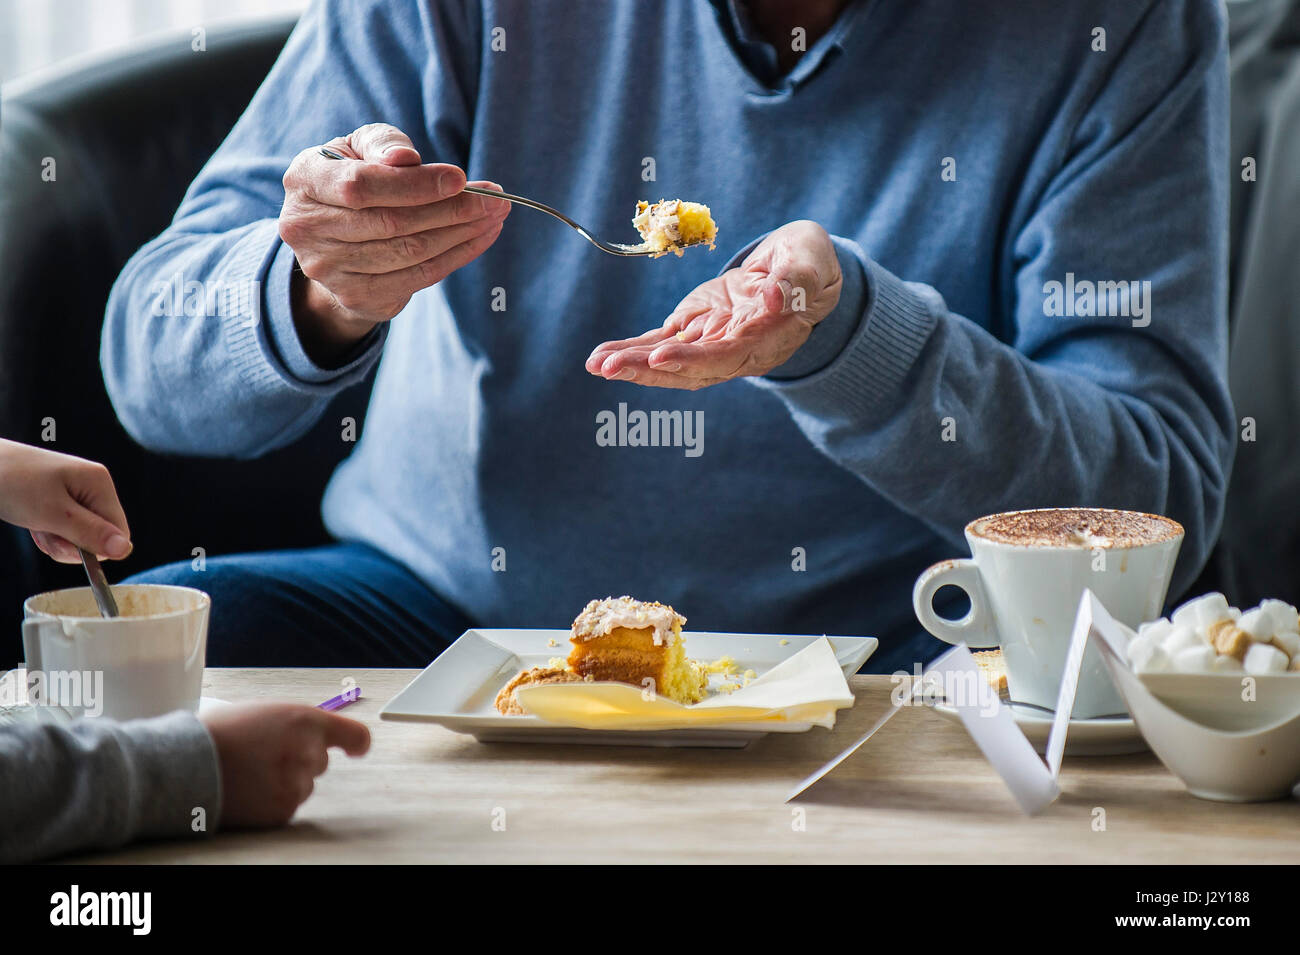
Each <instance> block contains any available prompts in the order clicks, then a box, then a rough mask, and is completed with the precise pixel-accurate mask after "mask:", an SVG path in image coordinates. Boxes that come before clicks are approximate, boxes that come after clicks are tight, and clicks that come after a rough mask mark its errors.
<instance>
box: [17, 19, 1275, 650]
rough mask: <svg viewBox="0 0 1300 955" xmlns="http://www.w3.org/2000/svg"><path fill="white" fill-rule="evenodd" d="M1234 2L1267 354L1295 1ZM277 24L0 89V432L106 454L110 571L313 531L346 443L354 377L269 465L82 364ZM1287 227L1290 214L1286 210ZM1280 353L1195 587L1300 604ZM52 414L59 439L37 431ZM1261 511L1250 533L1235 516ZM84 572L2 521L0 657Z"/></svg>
mask: <svg viewBox="0 0 1300 955" xmlns="http://www.w3.org/2000/svg"><path fill="white" fill-rule="evenodd" d="M1232 15H1233V19H1232V36H1231V42H1232V49H1233V81H1234V99H1233V111H1234V112H1233V155H1234V164H1235V163H1236V162H1237V159H1236V157H1238V156H1240V155H1245V154H1249V153H1253V152H1264V153H1269V152H1270V151H1271V152H1272V153H1276V152H1278V151H1279V150H1281V151H1282V155H1281V158H1280V159H1277V158H1276V157H1275V161H1274V163H1273V166H1272V168H1271V169H1269V170H1268V177H1269V178H1268V179H1263V178H1261V180H1260V182H1258V183H1252V184H1242V183H1238V182H1234V191H1233V215H1232V225H1231V232H1232V236H1231V238H1232V243H1233V261H1232V279H1233V284H1234V289H1233V297H1232V301H1233V305H1234V307H1233V325H1234V337H1233V341H1234V347H1238V346H1240V347H1242V348H1250V349H1253V350H1255V351H1258V352H1259V353H1261V354H1270V353H1276V351H1277V348H1278V347H1279V346H1278V345H1276V344H1275V342H1281V343H1286V342H1294V341H1300V289H1297V294H1296V295H1295V296H1294V297H1291V298H1290V299H1289V300H1287V299H1282V300H1278V299H1277V297H1276V296H1274V297H1273V300H1272V301H1273V305H1274V306H1275V307H1273V308H1272V309H1271V310H1270V311H1268V313H1267V314H1265V313H1264V312H1263V311H1262V310H1261V309H1260V308H1259V307H1258V306H1257V305H1256V304H1255V303H1256V302H1257V301H1258V300H1259V296H1260V294H1263V295H1264V296H1265V298H1266V299H1267V297H1268V295H1269V293H1270V286H1269V285H1268V284H1267V283H1270V282H1275V281H1276V276H1277V274H1278V271H1279V269H1281V270H1282V274H1283V275H1286V274H1289V275H1290V276H1291V277H1293V278H1294V276H1296V275H1300V270H1297V269H1296V268H1295V267H1294V263H1296V262H1300V230H1296V229H1294V228H1292V229H1290V230H1289V231H1283V232H1282V234H1281V235H1278V236H1274V235H1272V234H1268V235H1264V236H1262V237H1261V236H1260V235H1259V234H1258V233H1259V231H1260V229H1262V228H1266V227H1267V216H1266V215H1265V213H1266V212H1267V211H1268V210H1270V209H1272V208H1274V202H1275V199H1274V198H1273V197H1275V196H1284V197H1285V196H1295V195H1297V194H1300V188H1298V187H1300V132H1298V131H1300V0H1255V2H1254V3H1250V4H1236V5H1233V8H1232ZM292 26H293V21H292V19H281V20H275V21H266V22H262V23H259V24H257V25H243V26H231V27H225V28H220V29H217V28H214V29H211V30H209V32H208V37H207V47H208V48H207V51H206V52H204V53H195V52H193V51H192V50H191V49H190V34H189V33H188V32H185V33H183V34H180V35H178V36H176V37H175V38H174V39H170V40H163V41H158V42H153V43H149V44H146V45H142V46H137V47H135V48H133V49H132V50H131V51H130V52H128V53H127V54H125V55H122V54H119V55H116V56H114V57H111V58H106V59H103V60H100V61H98V62H96V63H93V64H90V65H81V66H78V67H77V68H75V69H71V70H65V71H62V72H60V73H58V74H54V75H50V76H43V77H40V78H39V79H38V80H36V81H23V82H21V83H17V84H9V85H6V87H5V90H4V93H5V97H4V101H3V103H0V437H6V438H12V439H15V440H18V441H25V442H28V443H33V444H43V445H44V446H46V447H51V448H54V449H56V450H60V451H66V452H70V453H74V454H78V455H81V456H83V457H88V458H93V459H96V460H100V461H103V462H104V463H105V464H107V465H108V467H109V468H110V470H111V471H112V473H113V475H114V478H115V480H116V482H117V487H118V491H119V493H120V495H121V497H122V500H123V503H124V505H125V507H126V511H127V514H128V515H129V516H130V519H131V526H132V531H133V537H134V539H135V542H136V551H135V553H134V554H133V555H132V556H131V558H130V559H129V560H127V561H125V562H123V563H121V564H117V565H112V566H111V574H112V577H113V579H119V578H120V577H122V576H125V575H126V574H128V573H132V572H134V571H137V570H142V569H144V568H147V567H151V566H154V565H156V564H160V563H164V562H167V561H173V560H182V559H189V558H190V555H191V551H192V549H193V548H195V547H203V548H204V549H205V551H206V553H207V554H209V555H213V554H219V553H230V552H235V551H241V550H259V549H269V548H278V547H293V546H310V545H312V544H316V543H321V542H324V541H325V540H326V539H327V538H326V534H325V531H324V529H323V527H322V526H321V521H320V512H319V502H320V495H321V492H322V490H323V488H324V485H325V482H326V480H327V479H328V477H329V475H330V473H331V472H332V470H333V468H334V465H335V464H337V462H338V461H339V460H341V458H342V457H343V456H344V454H345V453H346V450H347V448H349V447H350V445H347V444H344V443H343V442H342V441H341V440H340V439H339V426H338V422H339V421H340V419H341V418H342V417H344V416H346V415H351V416H353V417H354V418H355V419H356V420H357V421H362V420H363V417H364V413H365V406H366V402H367V399H368V394H369V383H368V382H365V383H362V384H360V385H358V386H357V387H355V388H353V389H351V390H349V391H348V392H347V393H345V394H343V395H341V396H340V397H339V398H338V399H337V400H336V406H335V407H334V408H332V409H331V412H330V413H328V414H326V415H325V416H324V418H323V419H322V422H321V424H320V425H319V426H318V427H317V428H316V429H315V430H313V431H312V432H311V433H310V434H308V435H306V436H304V437H303V438H302V439H301V440H299V441H298V442H296V443H295V444H294V445H293V446H291V447H289V448H286V449H283V450H280V451H277V452H275V453H273V454H271V455H269V456H267V457H265V458H262V459H260V460H257V461H228V460H218V459H194V458H180V457H171V456H164V455H158V454H154V453H152V452H149V451H146V450H144V449H142V448H140V447H139V446H137V445H136V444H135V443H134V442H133V441H132V440H131V439H130V438H129V437H128V436H127V435H126V433H125V432H124V431H123V430H122V428H121V426H120V425H119V424H118V423H117V420H116V417H115V416H114V414H113V410H112V407H111V406H110V404H109V401H108V397H107V395H106V394H105V391H104V384H103V379H102V377H101V375H100V370H99V362H98V348H99V330H100V326H101V322H102V316H103V311H104V304H105V302H106V300H107V298H108V292H109V289H110V287H111V286H112V283H113V281H114V279H115V277H116V276H117V274H118V272H119V270H120V269H121V267H122V266H123V264H124V263H125V262H126V260H127V259H128V258H129V257H130V256H131V254H132V253H133V252H134V251H135V250H136V249H137V248H139V247H140V246H141V245H142V244H143V243H144V242H146V241H147V240H148V239H150V238H152V237H153V236H154V235H156V234H157V233H159V232H160V231H162V229H163V228H164V227H165V226H166V225H167V223H168V221H169V220H170V218H171V216H172V214H173V212H174V211H175V209H176V206H177V205H178V204H179V202H180V199H181V197H182V195H183V194H184V192H185V189H186V187H187V186H188V184H189V183H190V181H191V180H192V179H193V177H194V175H195V174H196V173H197V171H198V170H199V168H200V167H201V166H202V164H203V163H204V161H205V160H206V159H207V157H208V156H209V155H211V153H212V151H213V150H214V149H215V148H216V146H217V145H218V144H219V143H220V142H221V140H222V139H223V138H224V136H225V135H226V133H227V131H228V130H229V129H230V127H231V126H232V125H233V123H234V121H235V119H236V118H237V117H238V116H239V114H240V113H241V112H242V111H243V109H244V106H245V104H246V103H247V102H248V100H249V98H250V97H251V96H252V94H253V92H254V91H255V90H256V88H257V86H258V84H259V83H260V82H261V79H262V77H263V76H264V75H265V74H266V72H267V70H268V69H269V67H270V66H271V64H272V62H273V61H274V60H275V57H276V56H277V54H278V53H279V51H280V48H281V47H282V45H283V43H284V40H285V38H286V37H287V36H288V33H289V31H290V30H291V29H292ZM1278 143H1281V144H1282V145H1281V146H1278V145H1276V144H1278ZM1287 144H1290V146H1289V149H1290V151H1289V152H1288V151H1287V149H1288V146H1287ZM46 157H53V158H54V159H55V161H56V163H57V167H56V175H57V178H56V180H55V181H54V182H45V181H43V179H42V176H41V172H42V163H43V161H44V159H45V158H46ZM1286 221H1290V222H1294V221H1296V220H1295V211H1294V208H1292V209H1291V218H1290V219H1289V220H1286ZM1260 249H1263V250H1266V252H1267V255H1268V256H1269V258H1270V260H1272V261H1277V262H1279V263H1281V264H1280V265H1279V266H1278V267H1277V268H1274V269H1272V270H1265V269H1252V267H1251V266H1252V262H1251V261H1248V260H1249V259H1251V258H1252V257H1258V256H1259V255H1261V254H1262V253H1260V252H1259V251H1257V250H1260ZM1288 262H1290V263H1291V265H1289V266H1288V265H1287V264H1286V263H1288ZM1288 270H1289V272H1288ZM1257 273H1258V274H1259V275H1260V277H1259V278H1255V277H1254V276H1255V275H1256V274H1257ZM1269 276H1273V278H1269ZM1252 283H1255V285H1256V286H1261V285H1262V287H1252ZM1242 303H1248V304H1245V305H1243V304H1242ZM1239 312H1241V313H1244V314H1239ZM1291 359H1292V360H1291V361H1290V362H1287V363H1284V364H1285V365H1286V367H1289V368H1290V369H1291V372H1290V374H1289V382H1290V385H1289V387H1286V386H1283V387H1278V388H1272V389H1261V388H1260V387H1259V384H1260V383H1259V382H1258V380H1257V374H1256V372H1255V369H1254V367H1253V365H1252V366H1248V367H1245V368H1244V369H1241V370H1240V371H1239V370H1238V369H1237V368H1234V376H1233V382H1232V384H1233V392H1234V398H1235V399H1236V400H1237V402H1238V405H1239V406H1241V407H1248V408H1250V409H1251V411H1252V412H1253V413H1254V414H1255V415H1257V416H1263V417H1268V416H1269V415H1270V413H1271V418H1270V419H1269V420H1270V421H1271V422H1273V424H1274V425H1276V427H1277V428H1280V429H1284V430H1283V433H1282V434H1281V435H1279V434H1278V432H1277V430H1274V431H1273V433H1272V434H1271V435H1269V437H1270V439H1272V440H1274V441H1281V442H1282V444H1274V445H1272V446H1271V454H1272V457H1268V456H1265V455H1263V454H1256V455H1254V456H1252V454H1250V453H1245V454H1243V453H1240V452H1239V455H1238V465H1237V472H1236V474H1235V475H1234V483H1233V488H1232V491H1231V492H1230V495H1229V498H1230V500H1229V507H1228V514H1229V516H1230V521H1232V523H1231V524H1230V530H1229V533H1227V534H1225V539H1224V541H1223V542H1222V543H1221V545H1220V547H1219V548H1217V549H1216V552H1215V554H1214V555H1213V557H1212V558H1211V560H1210V562H1209V564H1208V566H1207V568H1206V571H1205V573H1204V574H1203V575H1202V577H1201V579H1200V580H1199V581H1197V583H1196V585H1194V587H1193V590H1194V591H1202V590H1206V589H1212V588H1213V589H1222V590H1224V591H1225V593H1227V594H1228V596H1229V599H1231V600H1234V601H1237V602H1240V603H1241V604H1242V605H1248V604H1250V603H1254V602H1255V601H1257V600H1258V599H1259V598H1260V597H1261V596H1265V595H1268V596H1279V597H1285V598H1287V599H1289V600H1291V601H1292V602H1300V441H1297V440H1296V438H1295V431H1294V428H1295V418H1296V414H1300V384H1297V382H1300V370H1298V369H1300V355H1292V356H1291ZM1275 383H1276V382H1275ZM1282 384H1283V385H1285V383H1282ZM1261 396H1263V397H1261ZM1265 404H1267V405H1269V406H1271V407H1266V406H1265ZM1243 413H1244V412H1243ZM1263 417H1261V420H1263ZM50 419H52V420H53V422H54V427H55V429H56V440H55V441H53V442H42V431H43V429H44V427H45V424H44V422H46V421H47V420H50ZM1271 426H1272V425H1271ZM1288 431H1289V434H1287V433H1286V432H1288ZM1279 455H1280V458H1279ZM1279 460H1280V461H1281V462H1282V464H1281V465H1279V463H1278V461H1279ZM1287 462H1289V464H1288V463H1287ZM1261 506H1262V507H1264V508H1266V509H1267V519H1266V521H1265V522H1264V524H1263V525H1261V524H1260V522H1259V521H1258V520H1253V521H1252V520H1249V518H1250V516H1251V515H1252V514H1255V512H1257V511H1258V510H1259V509H1260V508H1261ZM1261 526H1263V527H1264V529H1265V530H1264V531H1261V532H1260V533H1263V534H1264V536H1265V538H1266V539H1267V541H1268V545H1267V547H1261V546H1260V543H1259V541H1260V540H1261V537H1260V534H1259V533H1255V531H1254V530H1251V531H1250V532H1249V533H1244V534H1243V535H1237V536H1236V537H1234V534H1233V531H1232V528H1236V527H1241V528H1243V529H1246V528H1259V527H1261ZM83 582H84V581H83V578H82V575H81V571H80V568H77V567H64V566H58V565H55V564H53V562H51V561H49V560H47V559H45V558H44V557H43V556H42V555H40V554H39V553H38V552H37V551H36V550H35V548H34V547H33V546H32V544H31V541H30V539H29V538H28V537H27V535H26V534H25V533H22V532H17V531H14V530H12V529H10V528H7V527H4V526H3V525H0V669H3V668H5V667H7V666H10V665H12V664H13V663H14V662H15V661H17V660H19V659H21V648H20V646H19V639H18V633H19V627H18V619H19V618H20V617H21V601H22V599H23V598H24V597H25V596H26V595H29V594H32V593H36V592H38V591H40V590H44V589H49V588H52V587H61V586H76V585H79V584H81V583H83ZM1261 588H1262V589H1261ZM1173 596H1176V595H1171V597H1173Z"/></svg>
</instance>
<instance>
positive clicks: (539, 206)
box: [320, 146, 699, 255]
mask: <svg viewBox="0 0 1300 955" xmlns="http://www.w3.org/2000/svg"><path fill="white" fill-rule="evenodd" d="M320 154H321V155H322V156H324V157H325V158H326V159H347V158H348V157H347V156H344V155H343V154H342V153H337V152H335V151H334V150H332V149H330V148H329V147H328V146H322V147H321V149H320ZM464 191H465V192H472V193H473V194H474V195H476V196H487V197H488V198H489V199H505V200H506V201H507V202H514V203H517V204H518V205H521V206H527V207H528V208H530V209H536V210H537V211H538V212H545V213H546V214H547V215H550V216H555V218H557V219H559V220H560V221H561V222H563V223H564V224H565V225H567V226H569V227H570V228H571V229H574V230H576V231H577V233H578V234H579V235H580V236H582V237H583V238H584V239H586V240H587V241H588V242H590V243H591V244H592V245H594V246H595V247H596V248H598V249H600V251H602V252H608V253H609V254H610V255H654V254H655V250H654V249H652V248H650V246H648V245H647V244H646V243H644V242H642V243H641V244H639V245H624V244H623V243H622V242H606V241H605V240H604V239H599V238H597V237H596V236H594V235H592V234H591V233H590V232H588V231H587V230H586V229H584V228H583V227H582V226H580V225H578V223H576V222H574V221H573V220H572V219H570V218H569V217H568V216H566V215H565V214H564V213H563V212H560V211H559V210H558V209H552V208H551V207H550V206H548V205H545V204H543V203H540V202H537V201H536V200H533V199H525V198H524V197H523V196H512V195H511V194H510V193H508V192H496V191H495V190H492V189H481V188H479V187H478V186H466V187H465V190H464ZM691 244H692V245H698V244H699V243H691ZM682 248H686V245H683V246H682Z"/></svg>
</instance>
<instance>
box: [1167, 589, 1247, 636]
mask: <svg viewBox="0 0 1300 955" xmlns="http://www.w3.org/2000/svg"><path fill="white" fill-rule="evenodd" d="M1230 609H1232V608H1230V607H1229V606H1228V598H1227V597H1225V596H1223V594H1221V593H1218V592H1217V591H1216V592H1213V593H1208V594H1203V595H1201V596H1200V597H1197V598H1195V599H1194V600H1189V601H1187V603H1185V604H1183V605H1182V606H1181V607H1179V608H1178V609H1177V610H1175V611H1174V612H1173V615H1172V617H1171V618H1170V619H1171V620H1172V621H1173V624H1174V626H1175V627H1183V626H1187V627H1191V628H1192V629H1193V630H1201V631H1205V630H1209V628H1210V625H1211V624H1213V623H1217V622H1218V621H1220V620H1223V619H1225V618H1227V617H1228V616H1229V614H1228V611H1229V610H1230Z"/></svg>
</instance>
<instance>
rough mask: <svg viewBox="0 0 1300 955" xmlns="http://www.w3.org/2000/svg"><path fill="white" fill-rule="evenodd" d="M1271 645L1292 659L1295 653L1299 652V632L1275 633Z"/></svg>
mask: <svg viewBox="0 0 1300 955" xmlns="http://www.w3.org/2000/svg"><path fill="white" fill-rule="evenodd" d="M1273 646H1275V647H1277V648H1278V649H1279V650H1281V651H1282V652H1283V653H1285V654H1286V655H1287V656H1288V657H1291V658H1292V659H1294V658H1295V656H1296V655H1297V654H1300V633H1295V632H1292V633H1275V634H1273Z"/></svg>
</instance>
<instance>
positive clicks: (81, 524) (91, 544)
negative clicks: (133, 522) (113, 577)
mask: <svg viewBox="0 0 1300 955" xmlns="http://www.w3.org/2000/svg"><path fill="white" fill-rule="evenodd" d="M0 521H7V522H8V523H10V524H17V525H18V526H19V527H25V528H27V529H28V530H29V531H31V532H32V539H33V540H34V541H36V546H37V547H39V548H40V549H41V550H43V551H45V553H47V554H49V555H50V556H51V557H53V558H54V559H55V560H57V561H60V562H62V563H65V564H75V563H77V562H78V561H79V560H80V559H81V557H80V555H79V554H78V553H77V548H78V547H83V548H85V549H86V550H88V551H90V552H91V553H92V554H96V555H98V556H99V557H111V558H115V559H121V558H123V557H125V556H126V555H127V554H129V553H131V529H130V528H129V527H128V526H127V523H126V515H125V514H124V513H123V512H122V504H121V502H119V501H118V499H117V491H116V490H115V489H114V488H113V479H112V478H111V477H109V474H108V469H107V468H105V467H104V466H103V465H102V464H96V463H95V462H94V461H86V460H84V459H82V458H74V457H72V456H71V455H68V454H58V453H56V452H54V451H46V450H44V449H43V448H33V447H29V446H28V445H25V444H18V443H16V442H14V441H5V440H3V439H0Z"/></svg>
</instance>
